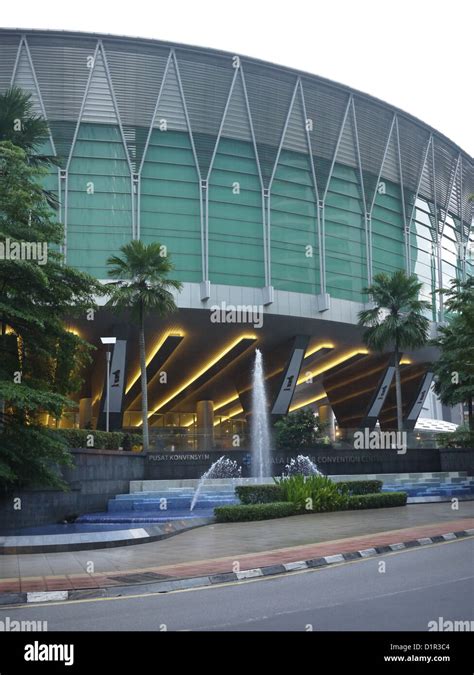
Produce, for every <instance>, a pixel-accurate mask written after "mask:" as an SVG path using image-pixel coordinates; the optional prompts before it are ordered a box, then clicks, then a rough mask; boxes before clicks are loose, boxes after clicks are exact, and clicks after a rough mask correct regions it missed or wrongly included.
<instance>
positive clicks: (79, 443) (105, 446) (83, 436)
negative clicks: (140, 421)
mask: <svg viewBox="0 0 474 675" xmlns="http://www.w3.org/2000/svg"><path fill="white" fill-rule="evenodd" d="M55 433H56V434H58V436H60V437H61V438H62V439H64V440H65V441H66V443H67V445H68V447H69V448H90V447H93V448H95V449H100V450H118V449H119V448H122V447H123V443H124V438H125V436H128V437H129V439H130V443H131V445H132V446H133V445H141V444H142V437H141V435H140V434H124V433H123V432H122V431H98V430H94V429H56V430H55ZM90 436H92V438H93V446H91V445H90V443H89V442H88V439H89V438H90Z"/></svg>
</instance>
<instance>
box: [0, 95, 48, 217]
mask: <svg viewBox="0 0 474 675" xmlns="http://www.w3.org/2000/svg"><path fill="white" fill-rule="evenodd" d="M1 141H10V142H11V143H13V145H15V146H17V147H19V148H21V149H22V150H24V151H25V153H26V158H27V161H28V163H29V164H31V165H32V166H35V167H43V168H46V169H50V168H51V167H54V166H57V165H58V163H59V162H58V159H57V158H56V157H54V156H52V155H47V154H44V152H43V150H44V148H45V145H46V143H47V142H48V141H49V127H48V122H47V121H46V120H45V119H44V117H42V116H41V115H37V114H36V113H35V112H34V107H33V101H32V98H31V94H29V93H28V92H25V91H23V90H22V89H20V88H19V87H10V88H9V89H7V91H6V92H5V93H3V94H0V142H1ZM44 194H45V196H46V198H47V201H48V203H49V205H50V206H51V207H53V208H57V206H58V200H57V198H56V195H54V194H53V193H52V192H51V191H49V190H44Z"/></svg>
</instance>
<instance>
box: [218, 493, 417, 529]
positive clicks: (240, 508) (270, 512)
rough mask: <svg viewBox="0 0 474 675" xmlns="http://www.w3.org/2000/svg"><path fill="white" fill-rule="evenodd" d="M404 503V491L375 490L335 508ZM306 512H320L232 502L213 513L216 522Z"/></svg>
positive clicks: (282, 504)
mask: <svg viewBox="0 0 474 675" xmlns="http://www.w3.org/2000/svg"><path fill="white" fill-rule="evenodd" d="M245 487H247V486H245ZM406 503H407V494H406V492H376V493H374V494H368V495H348V496H347V501H346V502H345V504H344V506H342V507H341V508H340V509H335V510H337V511H339V510H345V511H355V510H358V509H380V508H387V507H390V506H405V504H406ZM307 513H321V511H318V510H317V509H313V510H311V511H309V510H303V511H302V510H301V509H298V507H297V505H296V504H293V503H292V502H273V503H269V504H234V505H232V506H217V507H216V508H215V509H214V514H215V516H216V521H217V522H218V523H237V522H244V521H249V520H268V519H270V518H285V517H287V516H301V515H305V514H307Z"/></svg>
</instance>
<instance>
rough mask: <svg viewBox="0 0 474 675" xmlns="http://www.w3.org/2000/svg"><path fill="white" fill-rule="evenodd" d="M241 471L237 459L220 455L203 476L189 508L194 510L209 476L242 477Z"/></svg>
mask: <svg viewBox="0 0 474 675" xmlns="http://www.w3.org/2000/svg"><path fill="white" fill-rule="evenodd" d="M241 473H242V467H241V466H239V465H238V464H237V462H236V461H234V460H233V459H229V458H228V457H225V456H224V455H222V457H219V459H218V460H217V461H215V462H214V464H211V466H210V468H209V469H208V470H207V471H206V472H205V473H203V475H202V476H201V478H200V480H199V483H198V486H197V488H196V492H195V493H194V495H193V500H192V502H191V508H190V509H189V510H190V511H192V510H193V509H194V507H195V505H196V502H197V500H198V497H199V493H200V492H201V489H202V486H203V485H204V481H206V480H207V479H208V478H240V476H241Z"/></svg>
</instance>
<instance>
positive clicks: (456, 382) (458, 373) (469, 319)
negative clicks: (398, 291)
mask: <svg viewBox="0 0 474 675" xmlns="http://www.w3.org/2000/svg"><path fill="white" fill-rule="evenodd" d="M439 292H442V293H443V294H445V296H446V302H445V308H446V318H447V323H446V325H444V326H440V327H439V329H438V337H437V338H436V340H433V343H432V344H433V345H435V346H436V347H438V349H439V350H440V356H439V359H438V361H437V362H436V363H435V364H434V365H433V371H434V373H435V376H436V377H435V385H434V388H435V392H436V394H438V396H439V397H440V399H441V401H442V403H444V404H445V405H456V404H457V403H463V404H466V405H467V409H468V417H469V429H470V430H471V431H474V413H473V399H474V278H473V277H469V278H468V279H467V280H466V281H465V282H461V281H458V280H457V279H454V280H453V281H452V282H451V287H450V288H449V289H443V290H442V291H439Z"/></svg>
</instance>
